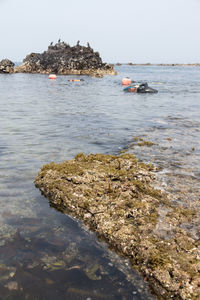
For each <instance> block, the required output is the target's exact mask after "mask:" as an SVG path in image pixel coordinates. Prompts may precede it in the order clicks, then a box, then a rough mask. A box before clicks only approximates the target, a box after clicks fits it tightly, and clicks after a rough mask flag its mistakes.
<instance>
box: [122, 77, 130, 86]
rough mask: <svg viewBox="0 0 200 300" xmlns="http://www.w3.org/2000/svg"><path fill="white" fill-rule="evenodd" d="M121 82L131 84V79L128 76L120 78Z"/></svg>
mask: <svg viewBox="0 0 200 300" xmlns="http://www.w3.org/2000/svg"><path fill="white" fill-rule="evenodd" d="M122 84H123V85H130V84H131V79H130V78H128V77H125V78H123V79H122Z"/></svg>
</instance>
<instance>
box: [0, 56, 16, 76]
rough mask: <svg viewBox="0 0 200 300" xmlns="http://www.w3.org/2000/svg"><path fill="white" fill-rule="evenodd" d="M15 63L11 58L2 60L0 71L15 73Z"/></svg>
mask: <svg viewBox="0 0 200 300" xmlns="http://www.w3.org/2000/svg"><path fill="white" fill-rule="evenodd" d="M14 65H15V64H14V63H13V62H12V61H11V60H9V59H7V58H6V59H3V60H2V61H0V73H4V74H5V73H14Z"/></svg>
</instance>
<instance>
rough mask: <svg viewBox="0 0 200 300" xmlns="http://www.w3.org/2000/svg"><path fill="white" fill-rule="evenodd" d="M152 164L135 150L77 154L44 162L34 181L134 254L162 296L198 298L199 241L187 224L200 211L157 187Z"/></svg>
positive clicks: (64, 209) (135, 262) (66, 209)
mask: <svg viewBox="0 0 200 300" xmlns="http://www.w3.org/2000/svg"><path fill="white" fill-rule="evenodd" d="M152 169H153V167H152V165H145V164H143V163H139V162H138V161H137V159H136V158H135V157H134V156H133V155H130V154H123V155H121V156H113V155H103V154H96V155H92V154H90V155H88V156H85V155H84V154H78V155H77V156H76V157H75V159H73V160H71V161H66V162H63V163H61V164H55V163H50V164H48V165H45V166H44V167H43V168H42V169H41V172H40V173H39V174H38V176H37V177H36V179H35V185H36V187H38V188H39V189H40V190H41V192H42V193H43V194H44V195H45V196H46V197H48V198H49V201H50V205H51V206H54V207H56V208H57V209H58V210H60V211H62V212H64V213H66V214H71V215H73V216H75V217H77V218H79V219H82V220H83V221H84V223H85V224H87V225H88V226H89V227H90V228H91V229H93V230H95V231H96V232H97V233H98V234H99V236H101V237H103V238H104V239H105V240H106V241H107V242H108V243H109V244H110V245H111V246H112V247H113V248H115V249H116V250H117V251H118V252H120V253H121V254H123V255H125V256H127V257H129V258H130V260H131V262H132V264H133V266H134V268H137V269H138V270H140V272H141V273H142V274H143V275H144V277H145V278H146V279H147V280H148V281H149V283H150V285H151V286H152V288H153V290H154V291H155V293H156V294H157V295H158V296H159V299H171V298H173V299H185V300H186V299H187V300H189V299H199V295H200V294H199V293H200V279H199V270H200V256H199V250H200V244H199V240H195V239H194V238H193V237H192V236H190V234H189V233H188V232H187V230H185V229H184V228H185V227H187V226H186V224H188V223H189V222H190V221H191V219H192V218H195V217H196V215H195V212H194V211H192V210H191V209H187V208H184V207H178V206H176V207H174V206H172V205H171V204H170V201H169V199H168V198H167V195H164V194H162V193H161V192H160V191H158V190H155V189H154V188H152V187H151V185H150V183H152V182H153V180H154V175H153V173H152V172H151V170H152Z"/></svg>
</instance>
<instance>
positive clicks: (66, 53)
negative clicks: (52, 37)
mask: <svg viewBox="0 0 200 300" xmlns="http://www.w3.org/2000/svg"><path fill="white" fill-rule="evenodd" d="M15 71H16V72H23V73H42V74H49V73H55V74H62V75H68V74H80V75H82V74H83V75H96V76H103V75H106V74H110V75H115V74H116V72H115V71H114V68H113V65H109V64H106V63H103V62H102V59H101V57H100V55H99V53H98V52H94V50H93V49H92V48H91V47H90V45H89V43H88V44H87V47H85V46H81V45H80V44H79V41H78V42H77V45H76V46H73V47H70V45H69V44H66V43H65V42H60V41H59V42H58V43H56V44H55V45H53V44H52V43H51V45H50V46H49V47H48V50H47V51H44V52H43V53H41V54H40V53H31V54H29V55H27V56H26V58H25V59H24V60H23V64H22V65H21V66H18V67H16V69H15Z"/></svg>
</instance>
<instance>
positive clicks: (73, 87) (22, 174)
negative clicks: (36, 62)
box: [0, 65, 200, 300]
mask: <svg viewBox="0 0 200 300" xmlns="http://www.w3.org/2000/svg"><path fill="white" fill-rule="evenodd" d="M115 68H116V70H117V71H118V75H117V76H105V77H104V78H92V77H81V76H57V80H53V81H52V80H49V79H48V76H47V75H35V74H12V75H11V74H9V75H0V104H1V109H0V206H1V209H0V298H1V299H20V300H21V299H56V298H57V297H59V298H60V299H92V300H93V299H94V300H98V299H123V300H125V299H154V298H155V297H154V296H153V295H152V294H151V292H150V291H149V289H148V287H147V286H146V284H145V282H144V281H143V279H142V278H141V277H140V276H139V275H138V274H137V272H136V271H133V270H132V269H131V267H130V266H129V262H128V261H127V260H124V259H123V258H120V257H118V256H117V255H116V254H115V253H114V252H113V251H111V250H109V249H108V248H107V246H106V244H104V243H103V242H100V241H98V239H97V237H96V235H95V234H93V233H91V232H89V231H88V230H87V229H86V228H85V227H84V226H83V225H82V223H81V222H79V221H77V220H74V219H73V218H71V217H69V216H66V215H63V214H61V213H60V212H57V211H56V210H55V209H53V208H51V207H50V206H49V203H48V200H47V199H45V198H44V197H43V196H42V195H40V192H39V190H37V189H36V188H35V187H34V183H33V182H34V178H35V176H36V175H37V173H38V172H39V170H40V168H41V167H42V165H43V164H46V163H49V162H51V161H54V162H62V161H64V160H67V159H72V158H73V157H74V156H75V155H76V154H77V153H80V152H84V153H85V154H88V153H106V154H108V153H113V154H118V153H119V152H120V151H121V150H124V149H126V151H128V152H131V153H134V154H135V155H137V157H138V158H139V159H141V160H144V161H146V162H152V163H154V164H155V165H156V166H157V167H158V169H159V172H158V176H157V177H158V181H157V184H158V186H159V187H161V188H162V189H164V190H167V191H168V192H169V193H170V194H171V196H172V200H173V201H174V202H176V203H181V204H182V205H187V206H193V207H196V208H197V209H198V208H199V199H200V197H199V195H200V187H199V179H200V171H199V163H200V142H199V141H200V85H199V82H200V69H199V68H198V67H189V66H188V67H158V66H146V67H145V66H125V65H122V66H116V67H115ZM124 76H129V77H130V78H131V79H132V80H135V81H141V82H145V81H146V82H148V84H149V85H150V86H152V87H153V88H156V89H157V90H158V93H157V94H143V95H142V94H132V93H130V94H128V93H124V92H123V87H122V86H121V79H122V77H124ZM71 78H82V79H84V81H81V82H69V81H68V79H71ZM134 138H139V139H143V140H148V141H149V140H150V141H152V142H153V143H154V145H153V146H152V147H147V146H143V147H140V146H138V143H137V142H136V139H135V140H134ZM187 229H188V230H190V231H191V233H192V234H193V235H194V236H195V237H196V238H198V229H197V224H188V226H187Z"/></svg>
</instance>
